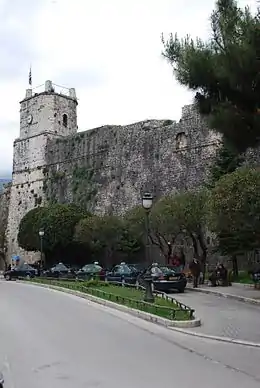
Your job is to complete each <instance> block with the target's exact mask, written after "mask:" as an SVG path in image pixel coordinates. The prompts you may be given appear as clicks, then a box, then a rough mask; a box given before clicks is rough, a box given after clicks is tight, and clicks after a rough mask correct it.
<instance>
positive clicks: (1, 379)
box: [0, 372, 5, 388]
mask: <svg viewBox="0 0 260 388" xmlns="http://www.w3.org/2000/svg"><path fill="white" fill-rule="evenodd" d="M4 382H5V381H4V376H3V374H2V373H1V372H0V388H4Z"/></svg>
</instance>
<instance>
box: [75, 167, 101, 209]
mask: <svg viewBox="0 0 260 388" xmlns="http://www.w3.org/2000/svg"><path fill="white" fill-rule="evenodd" d="M71 183H72V193H73V202H74V203H77V204H78V205H80V206H81V207H82V208H84V209H87V210H91V208H92V207H93V203H94V201H95V197H96V194H97V185H96V182H95V178H94V169H93V168H86V167H76V168H75V169H74V170H73V173H72V180H71Z"/></svg>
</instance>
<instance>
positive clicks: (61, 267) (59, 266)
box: [52, 263, 68, 271]
mask: <svg viewBox="0 0 260 388" xmlns="http://www.w3.org/2000/svg"><path fill="white" fill-rule="evenodd" d="M52 271H68V268H67V267H66V266H65V265H64V264H62V263H59V264H57V265H55V267H53V268H52Z"/></svg>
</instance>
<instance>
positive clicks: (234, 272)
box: [232, 255, 238, 277]
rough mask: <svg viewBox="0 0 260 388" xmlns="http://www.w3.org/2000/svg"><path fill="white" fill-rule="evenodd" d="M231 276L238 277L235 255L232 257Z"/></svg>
mask: <svg viewBox="0 0 260 388" xmlns="http://www.w3.org/2000/svg"><path fill="white" fill-rule="evenodd" d="M232 265H233V274H234V277H238V264H237V257H236V255H233V256H232Z"/></svg>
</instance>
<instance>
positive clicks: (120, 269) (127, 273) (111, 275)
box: [106, 262, 139, 284]
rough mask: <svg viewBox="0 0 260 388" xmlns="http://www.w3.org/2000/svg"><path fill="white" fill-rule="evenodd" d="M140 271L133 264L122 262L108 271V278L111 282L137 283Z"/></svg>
mask: <svg viewBox="0 0 260 388" xmlns="http://www.w3.org/2000/svg"><path fill="white" fill-rule="evenodd" d="M138 275H139V272H138V271H137V270H136V269H135V268H134V267H133V266H131V265H128V264H126V263H125V262H122V263H121V264H118V265H115V266H114V267H113V268H112V269H111V270H110V271H108V272H107V276H106V277H107V280H108V281H109V282H120V283H122V282H123V281H125V282H126V283H128V284H135V283H136V281H137V278H138Z"/></svg>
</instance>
